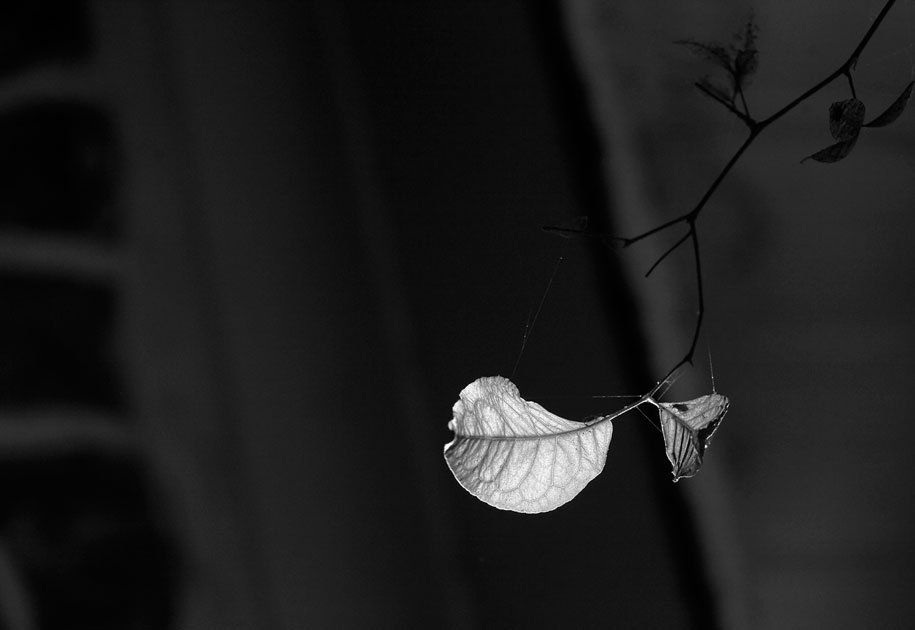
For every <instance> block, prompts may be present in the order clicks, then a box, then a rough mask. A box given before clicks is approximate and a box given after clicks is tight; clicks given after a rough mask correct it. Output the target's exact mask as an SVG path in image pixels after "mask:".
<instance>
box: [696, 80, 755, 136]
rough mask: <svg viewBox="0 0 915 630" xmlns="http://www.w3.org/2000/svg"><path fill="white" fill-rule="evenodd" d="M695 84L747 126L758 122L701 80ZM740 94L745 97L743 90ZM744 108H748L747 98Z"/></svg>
mask: <svg viewBox="0 0 915 630" xmlns="http://www.w3.org/2000/svg"><path fill="white" fill-rule="evenodd" d="M693 85H695V86H696V87H697V88H699V91H701V92H702V93H703V94H705V95H706V96H708V97H709V98H710V99H713V100H714V101H715V102H716V103H718V104H720V105H721V106H723V107H724V108H725V109H726V110H728V111H729V112H731V113H732V114H734V115H735V116H737V117H738V118H739V119H740V120H741V121H743V123H744V124H745V125H746V126H748V127H752V126H753V125H755V124H756V121H755V120H753V119H752V118H750V116H749V115H748V114H745V113H744V112H742V111H740V110H739V109H737V108H736V107H734V104H733V103H731V102H729V101H728V100H727V99H724V98H721V96H720V95H718V94H715V92H714V91H713V90H710V89H709V88H708V86H706V85H703V84H702V83H701V82H700V81H696V82H695V83H694V84H693ZM739 94H740V98H741V99H743V91H740V92H739ZM743 108H744V109H746V108H747V102H746V101H745V100H744V101H743Z"/></svg>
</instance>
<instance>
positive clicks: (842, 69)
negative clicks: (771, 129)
mask: <svg viewBox="0 0 915 630" xmlns="http://www.w3.org/2000/svg"><path fill="white" fill-rule="evenodd" d="M894 4H896V0H887V2H886V4H884V5H883V8H882V9H881V10H880V13H879V14H877V17H876V18H874V21H873V22H872V23H871V25H870V27H869V28H868V29H867V32H866V33H865V34H864V36H863V37H862V38H861V41H859V42H858V45H857V46H855V49H854V50H853V51H852V53H851V55H849V57H848V59H847V60H846V61H845V62H844V63H842V65H840V66H839V67H838V68H836V69H835V70H834V71H833V72H831V73H830V74H829V75H827V76H826V77H824V78H823V79H821V80H820V81H819V82H817V83H816V84H814V85H813V86H812V87H810V88H809V89H807V90H806V91H805V92H803V93H802V94H801V95H800V96H798V97H796V98H795V99H794V100H792V101H790V102H789V103H788V104H786V105H784V106H783V107H782V108H781V109H779V110H777V111H776V112H775V113H774V114H772V115H770V116H769V117H768V118H765V119H763V120H761V121H758V122H757V121H755V120H754V119H753V118H752V117H751V116H750V113H749V109H748V108H747V104H746V100H745V99H744V98H743V94H742V93H740V97H741V100H742V104H743V107H744V111H743V112H741V111H740V110H739V109H737V108H736V107H735V106H734V105H733V104H732V103H727V102H725V101H723V100H722V99H721V98H719V97H718V96H717V95H716V94H714V93H713V92H712V91H711V90H708V89H706V88H705V87H704V86H702V85H701V84H700V83H697V84H696V86H697V87H698V88H699V89H700V90H702V91H703V93H705V94H706V95H707V96H710V97H711V98H713V99H715V100H716V101H718V102H719V103H721V104H722V105H724V106H725V107H726V108H727V109H728V111H730V112H731V113H733V114H735V115H736V116H737V117H738V118H740V119H741V120H742V121H743V122H744V123H746V124H747V126H748V127H749V130H750V133H749V135H748V136H747V139H746V140H744V142H743V144H741V145H740V147H739V148H738V149H737V151H735V153H734V155H733V156H731V159H730V160H728V162H727V164H725V165H724V168H722V169H721V172H720V173H718V176H717V177H715V179H714V181H712V183H711V185H710V186H709V187H708V189H707V190H706V191H705V193H704V194H703V195H702V198H701V199H699V202H698V203H697V204H696V205H695V207H694V208H693V209H692V210H690V211H689V212H687V213H685V214H681V215H680V216H678V217H675V218H673V219H670V220H669V221H665V222H664V223H661V224H660V225H658V226H656V227H654V228H652V229H650V230H648V231H647V232H643V233H641V234H638V235H636V236H632V237H628V238H618V237H617V238H618V240H621V241H622V243H623V247H628V246H630V245H633V244H634V243H637V242H639V241H641V240H643V239H646V238H648V237H649V236H652V235H654V234H657V233H659V232H663V231H664V230H666V229H668V228H670V227H673V226H674V225H677V224H678V223H687V224H688V225H689V232H688V233H687V234H686V236H684V237H683V238H682V239H680V240H679V241H677V242H676V243H675V244H674V246H673V247H671V248H670V249H668V250H667V251H666V252H665V253H664V254H662V255H661V257H660V258H659V259H658V260H657V261H656V262H655V263H654V264H653V265H652V267H651V269H649V271H648V273H649V274H650V273H651V272H652V271H654V269H655V267H657V265H658V263H660V262H661V261H662V260H663V259H664V258H666V257H667V256H668V255H669V254H670V253H671V252H673V251H674V250H675V249H676V248H677V247H679V246H680V245H681V244H683V243H684V242H685V240H686V238H687V237H692V242H693V251H694V253H695V261H696V286H697V293H698V302H699V309H698V313H697V316H696V327H695V330H694V332H693V339H692V342H691V343H690V346H689V350H688V351H687V353H686V355H684V357H683V358H682V359H681V360H680V361H679V362H678V363H677V364H676V365H675V366H674V367H673V369H671V370H670V372H668V376H670V375H671V374H673V373H674V372H675V371H676V370H677V369H679V368H680V367H682V366H683V365H685V364H686V363H692V359H693V353H694V352H695V350H696V344H697V343H698V342H699V333H700V331H701V330H702V318H703V316H704V314H705V302H704V297H703V292H702V270H701V266H700V261H699V236H698V233H697V231H696V220H697V219H698V217H699V214H700V213H701V212H702V210H703V208H705V205H706V204H707V203H708V200H709V199H710V198H711V196H712V194H714V192H715V191H716V190H717V189H718V186H719V185H720V184H721V182H722V181H724V178H725V177H727V175H728V173H729V172H730V171H731V169H732V168H733V167H734V165H735V164H737V161H738V160H739V159H740V157H741V156H742V155H743V154H744V152H745V151H746V150H747V149H748V148H749V147H750V145H751V144H752V143H753V141H754V140H756V138H757V137H758V136H759V135H760V134H761V133H762V132H763V130H764V129H766V127H768V126H769V125H771V124H772V123H774V122H775V121H777V120H778V119H779V118H781V117H782V116H784V115H786V114H787V113H788V112H790V111H791V110H793V109H794V108H795V107H797V106H798V105H800V104H801V103H803V102H804V101H806V100H807V99H808V98H810V97H811V96H813V95H814V94H816V93H817V92H819V91H820V90H822V89H823V88H825V87H826V86H827V85H829V84H830V83H832V82H833V81H835V80H836V79H837V78H839V77H840V76H843V75H844V76H847V77H848V81H849V86H850V87H851V91H852V96H853V97H854V96H855V88H854V82H853V81H852V76H851V73H852V71H853V70H854V68H855V66H856V65H857V63H858V58H859V57H860V56H861V53H862V52H864V49H865V48H866V47H867V44H868V43H869V42H870V40H871V38H872V37H873V36H874V33H876V32H877V29H878V28H879V27H880V25H881V24H882V23H883V20H884V18H886V16H887V14H888V13H889V11H890V9H891V8H892V7H893V5H894ZM646 275H648V274H646ZM665 378H667V377H665Z"/></svg>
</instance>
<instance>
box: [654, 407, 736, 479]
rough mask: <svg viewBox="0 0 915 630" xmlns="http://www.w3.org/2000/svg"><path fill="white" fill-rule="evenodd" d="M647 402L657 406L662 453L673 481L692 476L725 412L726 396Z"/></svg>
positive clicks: (698, 466) (700, 462)
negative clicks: (664, 454)
mask: <svg viewBox="0 0 915 630" xmlns="http://www.w3.org/2000/svg"><path fill="white" fill-rule="evenodd" d="M651 402H654V404H655V405H657V407H658V412H659V414H660V417H661V433H663V434H664V450H665V451H666V453H667V459H668V460H669V461H670V465H671V467H672V469H673V475H674V481H675V482H676V481H679V480H680V479H682V478H684V477H692V476H693V475H695V474H696V473H697V472H699V468H701V467H702V457H703V456H704V455H705V449H706V448H708V446H709V445H710V444H711V443H712V436H713V435H714V434H715V430H716V429H717V428H718V425H719V424H721V420H722V419H723V418H724V414H726V413H727V411H728V399H727V397H726V396H722V395H721V394H709V395H707V396H700V397H699V398H695V399H693V400H688V401H686V402H675V403H659V402H655V401H654V400H652V401H651Z"/></svg>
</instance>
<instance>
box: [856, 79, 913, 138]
mask: <svg viewBox="0 0 915 630" xmlns="http://www.w3.org/2000/svg"><path fill="white" fill-rule="evenodd" d="M913 87H915V81H912V82H910V83H909V84H908V85H907V86H906V87H905V89H904V90H903V91H902V94H900V95H899V97H898V98H897V99H896V100H895V101H893V104H892V105H890V106H889V107H887V108H886V111H885V112H883V113H882V114H880V115H879V116H877V117H876V118H874V119H873V120H872V121H870V122H869V123H867V124H865V125H864V126H865V127H886V126H887V125H888V124H890V123H891V122H894V121H895V120H896V119H897V118H899V116H901V115H902V112H903V111H904V110H905V106H906V105H908V103H909V99H910V98H911V97H912V88H913Z"/></svg>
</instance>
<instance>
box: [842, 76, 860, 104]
mask: <svg viewBox="0 0 915 630" xmlns="http://www.w3.org/2000/svg"><path fill="white" fill-rule="evenodd" d="M845 78H846V79H848V87H849V89H851V97H852V98H854V99H857V98H858V94H857V92H855V80H854V79H853V78H852V76H851V70H846V71H845Z"/></svg>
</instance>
